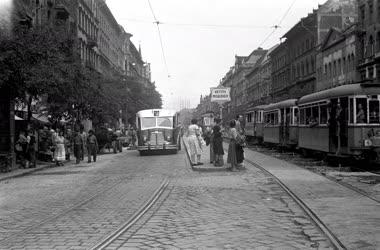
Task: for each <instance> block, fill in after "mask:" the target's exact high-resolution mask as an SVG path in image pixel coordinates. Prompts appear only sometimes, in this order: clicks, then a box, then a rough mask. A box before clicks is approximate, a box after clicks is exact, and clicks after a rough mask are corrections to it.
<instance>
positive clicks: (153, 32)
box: [106, 0, 326, 110]
mask: <svg viewBox="0 0 380 250" xmlns="http://www.w3.org/2000/svg"><path fill="white" fill-rule="evenodd" d="M106 2H107V5H108V6H109V8H110V9H111V11H112V13H113V14H114V16H115V18H116V20H117V21H118V22H119V24H120V25H122V26H123V27H124V28H125V30H126V31H127V32H128V33H131V34H133V37H132V38H131V40H132V41H133V43H134V44H135V45H136V46H137V47H138V46H139V44H140V45H141V48H142V56H143V59H144V61H147V62H149V63H151V71H152V81H154V82H155V83H156V86H157V89H158V91H159V92H160V93H161V94H162V98H163V107H164V108H170V109H175V110H179V109H180V108H181V107H182V108H183V107H184V103H186V104H187V106H190V108H195V107H196V106H197V105H198V103H199V99H200V95H208V94H210V88H211V87H216V86H217V85H218V84H219V81H220V79H222V78H223V76H224V75H225V74H226V73H227V71H228V70H229V68H230V67H231V66H233V64H234V60H235V55H239V56H248V55H249V54H250V53H251V52H252V51H253V50H254V49H256V48H257V47H259V46H260V45H261V47H262V48H264V49H268V48H270V47H272V46H274V45H275V44H277V43H279V42H280V40H279V39H280V37H281V36H282V35H283V34H284V33H286V31H288V30H289V29H290V28H291V27H292V26H293V25H295V24H296V23H297V22H298V21H299V20H300V18H302V17H304V16H306V15H307V14H308V13H310V12H312V10H313V9H316V8H317V7H318V4H323V3H324V2H326V0H150V3H151V6H152V9H153V13H154V15H155V17H156V18H157V20H158V21H159V22H161V23H162V24H160V25H159V29H160V33H161V38H162V44H163V51H164V53H162V49H161V45H160V38H159V35H158V31H157V26H156V24H154V23H153V22H154V21H155V19H154V17H153V14H152V10H151V8H150V6H149V1H148V0H107V1H106ZM288 10H289V11H288ZM285 14H286V15H285ZM281 20H282V21H281ZM279 23H280V28H278V29H274V28H273V26H274V25H278V24H279ZM273 31H274V33H273V34H272V35H271V36H269V37H268V35H269V34H270V33H272V32H273ZM266 38H267V39H266ZM165 61H166V64H165ZM166 65H167V66H166ZM189 104H190V105H189Z"/></svg>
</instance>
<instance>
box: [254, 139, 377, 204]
mask: <svg viewBox="0 0 380 250" xmlns="http://www.w3.org/2000/svg"><path fill="white" fill-rule="evenodd" d="M255 147H258V146H257V145H256V146H255ZM259 147H260V149H265V150H268V151H269V152H268V151H264V152H263V151H258V150H254V149H253V148H252V146H251V147H248V149H249V150H252V151H256V152H259V153H262V154H265V155H270V156H271V157H275V156H273V155H271V154H272V153H274V152H275V153H278V154H281V155H284V153H282V152H279V151H278V150H274V149H268V148H266V147H263V146H259ZM291 153H292V155H293V157H295V156H296V155H298V154H297V153H296V152H291ZM275 158H278V159H280V160H283V161H287V160H286V159H283V158H281V157H275ZM299 162H307V163H306V164H309V165H314V166H313V168H312V169H314V168H316V167H317V166H320V167H321V168H325V167H323V166H321V165H320V163H321V162H323V160H316V159H310V158H305V159H302V160H300V161H299ZM291 163H292V162H291ZM293 164H295V165H297V166H299V167H301V168H304V169H306V170H308V171H311V172H313V173H315V174H318V175H320V176H323V177H324V178H326V179H328V180H330V181H333V182H335V183H337V184H339V185H341V186H343V187H345V188H348V189H350V190H352V191H355V192H356V193H359V194H360V195H363V196H365V197H367V198H369V199H371V200H373V201H375V202H377V203H380V199H378V198H376V197H373V196H372V195H370V194H368V193H367V192H366V191H364V190H362V189H360V188H357V187H355V186H353V185H351V184H348V183H345V182H342V181H338V180H337V179H336V178H333V177H331V176H327V175H326V174H325V172H323V173H322V172H319V171H314V170H312V169H310V168H308V167H305V166H303V165H300V164H299V163H298V164H297V163H293ZM306 164H305V165H306ZM347 167H350V168H351V169H355V170H359V171H366V172H369V173H371V174H374V175H376V176H378V177H379V178H380V174H379V172H375V171H371V170H367V169H363V168H359V167H356V166H352V165H350V166H347Z"/></svg>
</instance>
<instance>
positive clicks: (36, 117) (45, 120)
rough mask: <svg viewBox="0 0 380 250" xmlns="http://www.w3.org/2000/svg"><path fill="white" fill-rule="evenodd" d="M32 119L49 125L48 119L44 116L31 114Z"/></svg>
mask: <svg viewBox="0 0 380 250" xmlns="http://www.w3.org/2000/svg"><path fill="white" fill-rule="evenodd" d="M32 118H33V119H35V120H37V121H39V122H41V123H50V122H49V119H48V118H47V116H45V115H39V114H32Z"/></svg>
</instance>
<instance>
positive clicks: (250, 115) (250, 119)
mask: <svg viewBox="0 0 380 250" xmlns="http://www.w3.org/2000/svg"><path fill="white" fill-rule="evenodd" d="M247 122H252V113H249V114H247Z"/></svg>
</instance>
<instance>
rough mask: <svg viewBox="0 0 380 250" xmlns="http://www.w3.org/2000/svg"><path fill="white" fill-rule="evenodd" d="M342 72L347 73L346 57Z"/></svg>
mask: <svg viewBox="0 0 380 250" xmlns="http://www.w3.org/2000/svg"><path fill="white" fill-rule="evenodd" d="M342 71H343V73H346V58H345V57H343V65H342Z"/></svg>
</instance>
